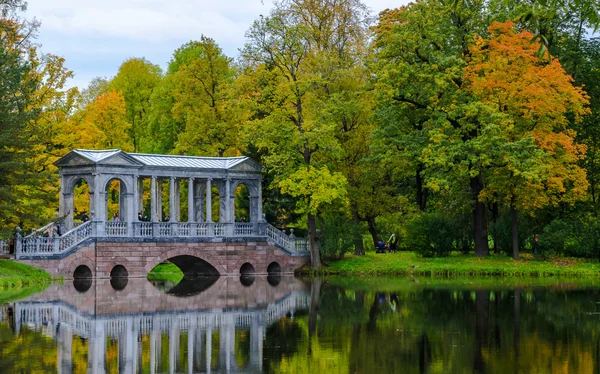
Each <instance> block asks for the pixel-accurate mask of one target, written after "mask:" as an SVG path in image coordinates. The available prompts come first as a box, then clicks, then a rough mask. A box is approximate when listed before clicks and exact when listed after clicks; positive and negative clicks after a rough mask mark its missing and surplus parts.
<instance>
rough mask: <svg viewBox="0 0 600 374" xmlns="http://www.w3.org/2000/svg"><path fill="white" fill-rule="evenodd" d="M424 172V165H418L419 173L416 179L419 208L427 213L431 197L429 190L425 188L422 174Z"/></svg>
mask: <svg viewBox="0 0 600 374" xmlns="http://www.w3.org/2000/svg"><path fill="white" fill-rule="evenodd" d="M422 172H423V165H422V164H421V163H418V164H417V172H416V175H415V179H416V182H417V206H418V207H419V210H420V211H421V212H424V211H425V208H426V207H427V197H428V195H429V193H428V190H427V188H425V187H424V183H423V177H422V176H421V173H422Z"/></svg>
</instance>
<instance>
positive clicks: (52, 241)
mask: <svg viewBox="0 0 600 374" xmlns="http://www.w3.org/2000/svg"><path fill="white" fill-rule="evenodd" d="M91 237H92V225H91V222H86V223H84V224H81V225H79V226H78V227H76V228H74V229H72V230H70V231H67V232H66V233H65V234H64V235H63V236H56V237H36V236H34V237H26V238H23V239H22V240H21V241H20V242H19V241H17V246H16V257H17V259H18V258H20V257H23V256H36V257H37V256H41V257H44V256H52V255H54V254H60V253H62V252H66V251H68V250H69V249H71V248H72V247H74V246H75V245H77V244H79V243H81V242H82V241H84V240H86V239H88V238H91Z"/></svg>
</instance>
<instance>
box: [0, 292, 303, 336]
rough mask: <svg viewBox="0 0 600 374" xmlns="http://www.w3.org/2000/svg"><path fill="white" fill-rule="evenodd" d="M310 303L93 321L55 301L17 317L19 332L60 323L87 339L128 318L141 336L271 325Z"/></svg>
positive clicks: (26, 308)
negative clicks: (25, 327) (96, 327)
mask: <svg viewBox="0 0 600 374" xmlns="http://www.w3.org/2000/svg"><path fill="white" fill-rule="evenodd" d="M309 302H310V296H309V295H307V294H304V293H296V292H292V293H291V294H289V295H288V296H286V297H285V298H284V299H282V300H279V301H278V302H276V303H273V304H269V305H268V306H267V307H266V308H264V309H255V310H236V309H210V310H200V311H189V312H178V313H175V314H169V313H167V314H160V313H159V314H155V315H149V314H139V315H135V314H134V315H130V316H122V315H106V316H94V317H92V318H90V317H89V316H85V315H82V314H80V313H79V312H77V311H74V310H72V309H70V308H67V307H65V306H63V305H60V304H56V303H53V302H41V303H36V302H33V303H32V302H16V303H15V312H14V313H15V316H14V318H15V323H16V328H17V330H20V327H21V326H22V325H24V324H27V325H32V326H35V327H38V328H39V327H42V326H44V325H48V324H52V325H57V324H58V323H61V324H66V325H69V326H71V327H73V329H74V332H75V333H76V334H77V335H79V336H81V337H85V338H88V337H90V333H91V327H92V325H93V324H94V323H95V324H100V326H101V330H102V331H104V332H105V334H106V336H109V337H119V336H121V335H122V334H123V333H124V332H125V329H126V327H127V320H128V319H130V320H131V322H133V325H135V326H138V327H139V330H138V331H139V332H140V333H142V334H147V333H150V332H152V331H155V330H158V331H169V330H170V329H172V328H173V326H177V327H178V329H180V330H187V329H189V327H190V326H193V327H195V328H201V329H204V328H206V327H211V328H220V327H223V326H232V327H233V326H235V327H249V326H251V325H252V324H253V323H256V322H257V321H264V322H265V323H266V324H267V325H270V324H271V323H273V322H275V321H277V320H279V319H280V318H282V317H284V316H286V315H288V314H290V313H295V312H296V311H298V310H306V309H307V308H308V306H309ZM0 310H2V309H0ZM0 320H1V319H0Z"/></svg>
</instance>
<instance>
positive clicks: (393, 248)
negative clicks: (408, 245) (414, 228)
mask: <svg viewBox="0 0 600 374" xmlns="http://www.w3.org/2000/svg"><path fill="white" fill-rule="evenodd" d="M387 245H388V253H392V252H394V253H396V234H394V233H393V232H390V238H389V239H388V241H387Z"/></svg>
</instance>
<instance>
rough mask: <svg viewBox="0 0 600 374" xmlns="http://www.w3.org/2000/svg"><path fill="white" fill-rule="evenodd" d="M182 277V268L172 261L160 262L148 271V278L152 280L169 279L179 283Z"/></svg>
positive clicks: (168, 280)
mask: <svg viewBox="0 0 600 374" xmlns="http://www.w3.org/2000/svg"><path fill="white" fill-rule="evenodd" d="M181 278H183V273H182V272H181V270H180V269H179V268H178V267H177V266H175V264H172V263H170V262H169V263H162V264H158V265H157V266H156V267H155V268H154V269H152V271H150V272H149V273H148V280H151V281H167V282H172V283H174V284H177V283H179V281H180V280H181Z"/></svg>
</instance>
